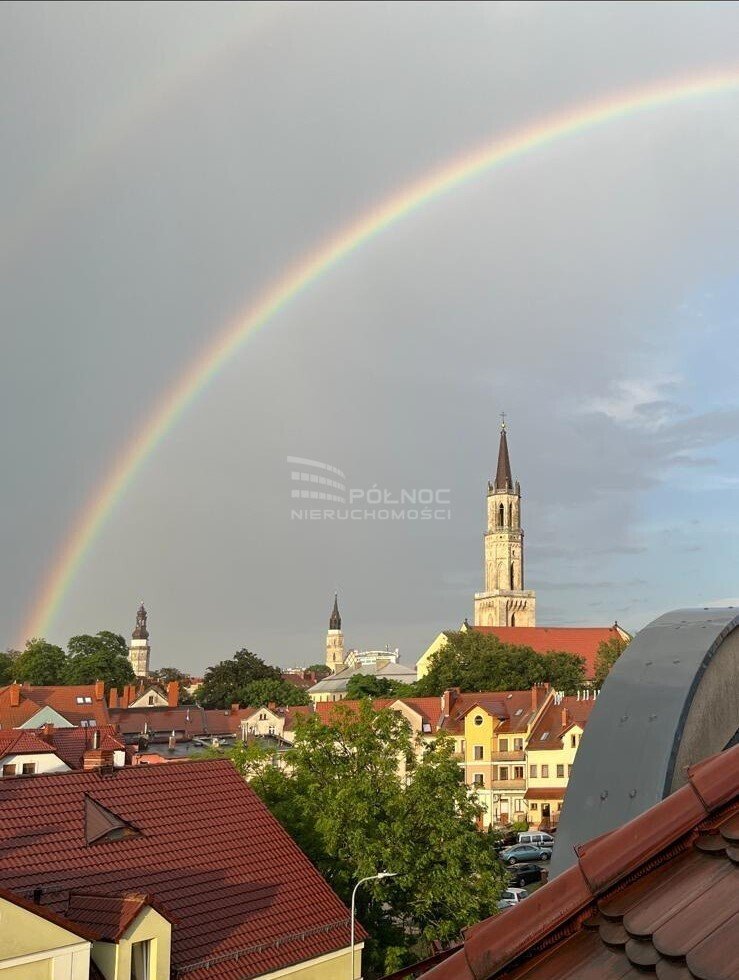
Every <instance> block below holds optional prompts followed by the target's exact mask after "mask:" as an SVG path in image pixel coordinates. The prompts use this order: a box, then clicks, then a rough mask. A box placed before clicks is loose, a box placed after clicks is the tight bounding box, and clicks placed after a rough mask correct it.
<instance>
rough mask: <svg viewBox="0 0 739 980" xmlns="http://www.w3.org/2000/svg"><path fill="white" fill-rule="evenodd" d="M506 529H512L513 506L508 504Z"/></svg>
mask: <svg viewBox="0 0 739 980" xmlns="http://www.w3.org/2000/svg"><path fill="white" fill-rule="evenodd" d="M508 527H513V504H508Z"/></svg>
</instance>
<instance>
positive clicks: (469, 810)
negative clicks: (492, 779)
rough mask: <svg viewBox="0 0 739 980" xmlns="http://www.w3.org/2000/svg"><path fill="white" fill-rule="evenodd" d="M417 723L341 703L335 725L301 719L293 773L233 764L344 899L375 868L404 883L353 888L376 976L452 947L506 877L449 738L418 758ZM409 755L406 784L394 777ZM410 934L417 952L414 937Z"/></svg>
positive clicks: (241, 759)
mask: <svg viewBox="0 0 739 980" xmlns="http://www.w3.org/2000/svg"><path fill="white" fill-rule="evenodd" d="M416 749H417V746H416V745H414V742H413V738H412V734H411V731H410V727H409V726H408V724H407V722H406V721H405V719H403V718H402V717H400V716H399V715H398V714H396V713H394V712H391V711H388V710H385V711H380V712H375V711H373V710H372V707H371V705H370V703H369V702H368V701H363V702H362V704H361V706H360V708H359V710H358V711H349V710H347V709H345V708H342V707H341V705H337V707H336V710H335V711H334V712H333V713H332V717H331V719H330V722H329V723H328V724H324V723H322V722H321V721H320V720H319V719H318V718H316V717H315V716H313V715H308V716H306V717H305V718H304V719H299V720H298V723H297V728H296V737H295V745H294V748H293V749H291V750H290V751H289V752H288V753H287V760H288V763H289V764H288V766H287V768H285V769H276V768H273V767H271V766H269V765H266V764H265V761H264V757H263V756H262V757H261V758H260V759H257V758H255V757H254V753H253V752H252V754H251V755H249V756H248V757H247V756H246V755H243V756H239V754H238V752H237V751H234V753H233V755H232V758H233V761H234V764H235V765H236V766H237V768H239V770H240V771H241V772H242V773H243V774H244V775H245V777H246V778H249V779H250V781H251V785H252V787H253V788H254V789H256V791H257V792H258V793H259V794H260V795H261V796H262V798H263V799H264V800H265V802H266V803H267V805H268V806H269V807H270V809H271V810H272V812H273V813H274V814H275V816H276V817H277V818H278V820H280V821H281V822H282V823H283V825H284V826H285V827H286V829H287V830H288V832H289V833H290V834H291V836H292V837H293V838H294V839H295V840H296V841H297V843H298V844H299V845H300V846H301V847H302V849H303V850H304V851H305V852H306V853H307V854H308V856H309V857H310V859H311V860H312V861H313V863H314V864H315V865H316V866H317V867H318V868H319V870H320V871H321V873H322V874H323V875H324V877H325V878H326V879H327V880H328V881H329V882H330V884H331V886H332V888H334V889H335V890H336V892H337V893H338V894H339V895H340V896H341V897H342V898H343V900H344V901H345V902H348V901H349V900H350V898H351V891H352V888H353V887H354V885H355V884H356V882H357V881H358V880H359V879H360V878H363V877H366V876H369V875H373V874H376V873H377V872H378V871H380V870H385V869H386V870H390V871H394V872H397V874H398V877H396V878H392V879H386V880H385V881H383V882H381V883H378V882H370V883H368V885H367V887H366V888H363V889H361V890H360V892H358V895H357V899H358V918H359V919H360V921H361V922H362V923H363V924H364V925H365V926H366V927H367V929H368V931H369V932H370V934H371V936H372V942H371V943H370V944H368V947H367V951H366V952H367V957H366V964H367V965H366V969H367V973H368V975H371V974H372V973H374V974H375V975H381V974H382V973H385V972H387V970H390V969H395V968H397V967H398V966H401V965H402V964H403V963H404V962H412V961H413V960H414V959H417V958H418V957H419V956H422V955H425V954H426V953H428V952H430V950H431V948H432V945H431V944H432V943H433V942H435V941H439V942H448V941H450V940H452V939H454V938H455V937H457V936H459V934H460V932H461V930H462V929H463V928H464V927H465V926H468V925H470V924H472V923H473V922H477V921H479V920H480V919H482V918H484V917H485V916H487V915H490V914H492V913H493V912H494V911H495V908H496V899H497V896H498V894H499V892H500V890H501V888H502V887H504V876H503V872H502V869H501V868H500V865H499V864H498V862H497V860H496V858H495V854H494V851H493V849H492V848H491V847H490V845H489V840H488V837H487V835H486V834H483V833H481V832H480V831H478V830H477V827H476V823H475V820H476V817H477V816H478V815H479V813H480V809H479V807H478V806H477V805H476V804H475V803H474V802H473V800H472V799H471V798H470V796H469V795H468V793H467V790H466V788H465V786H464V784H463V782H462V775H461V770H460V768H459V765H458V763H457V762H456V761H455V759H454V758H453V743H452V742H451V740H447V739H444V738H441V739H439V740H438V741H437V742H436V744H435V746H434V747H432V748H430V749H428V750H427V752H426V754H425V755H424V756H423V757H422V758H421V759H420V761H417V762H416ZM399 760H401V761H402V760H406V761H407V763H408V771H407V776H406V778H405V779H403V780H401V779H400V778H399V775H398V764H399ZM409 935H412V936H413V937H414V948H413V949H412V950H409V949H408V947H409V946H410V945H411V944H410V943H409V941H408V936H409Z"/></svg>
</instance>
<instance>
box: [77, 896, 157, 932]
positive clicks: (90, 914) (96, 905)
mask: <svg viewBox="0 0 739 980" xmlns="http://www.w3.org/2000/svg"><path fill="white" fill-rule="evenodd" d="M149 904H150V899H149V896H148V895H143V894H138V893H129V894H125V895H101V894H99V893H92V892H73V893H72V895H71V896H70V898H69V905H68V907H67V915H68V916H69V918H70V919H73V920H74V921H75V922H79V923H80V924H81V925H83V926H86V927H87V928H89V929H91V930H94V931H95V932H96V933H97V934H98V936H99V937H100V938H101V939H104V940H107V941H108V942H113V943H115V942H118V940H119V939H120V938H121V936H122V935H123V933H124V932H125V931H126V929H128V927H129V926H130V925H131V923H132V922H133V921H134V919H135V918H136V916H137V915H138V914H139V912H141V911H142V910H143V909H145V908H146V907H147V905H149Z"/></svg>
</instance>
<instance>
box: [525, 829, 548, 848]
mask: <svg viewBox="0 0 739 980" xmlns="http://www.w3.org/2000/svg"><path fill="white" fill-rule="evenodd" d="M518 843H519V844H534V846H535V847H554V838H553V837H552V835H551V834H545V833H544V832H543V831H541V830H529V831H525V832H524V833H522V834H519V835H518Z"/></svg>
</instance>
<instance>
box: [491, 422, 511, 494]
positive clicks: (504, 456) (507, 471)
mask: <svg viewBox="0 0 739 980" xmlns="http://www.w3.org/2000/svg"><path fill="white" fill-rule="evenodd" d="M494 486H495V489H496V490H513V477H512V476H511V461H510V459H509V458H508V439H507V437H506V428H505V419H503V421H502V422H501V425H500V446H499V447H498V469H497V470H496V471H495V484H494Z"/></svg>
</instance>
